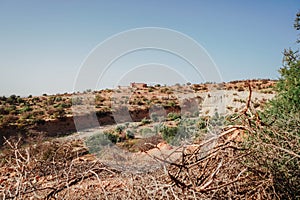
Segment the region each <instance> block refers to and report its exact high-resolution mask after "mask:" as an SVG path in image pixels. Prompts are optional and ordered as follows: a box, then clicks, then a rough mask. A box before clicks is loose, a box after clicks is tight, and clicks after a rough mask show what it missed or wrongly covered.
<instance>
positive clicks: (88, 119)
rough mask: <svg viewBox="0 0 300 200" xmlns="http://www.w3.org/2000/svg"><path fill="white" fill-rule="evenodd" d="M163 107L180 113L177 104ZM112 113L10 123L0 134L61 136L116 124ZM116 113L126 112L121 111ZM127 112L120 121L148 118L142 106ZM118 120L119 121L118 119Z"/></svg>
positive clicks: (5, 135)
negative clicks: (20, 125) (30, 122)
mask: <svg viewBox="0 0 300 200" xmlns="http://www.w3.org/2000/svg"><path fill="white" fill-rule="evenodd" d="M164 109H165V111H166V113H167V114H168V113H170V112H176V113H180V107H179V106H174V107H171V106H166V107H164ZM127 111H128V110H127ZM114 114H116V113H112V112H110V111H107V112H97V113H91V114H89V115H83V116H76V117H75V118H74V117H73V116H70V117H63V118H59V119H54V120H47V121H44V122H43V123H37V124H35V125H32V126H29V127H25V128H18V126H16V125H10V126H6V127H2V128H1V129H0V133H1V136H4V137H5V138H10V137H19V136H22V138H24V139H25V140H26V139H29V138H30V139H34V138H43V137H61V136H65V135H68V134H71V133H74V132H77V131H79V130H84V129H89V128H95V127H98V126H104V125H113V124H116V121H115V119H114ZM118 114H126V113H122V112H121V113H118ZM127 114H129V117H128V116H127V115H124V116H126V117H124V119H123V121H122V122H138V121H141V120H142V119H144V118H149V109H148V108H144V107H142V108H136V109H134V110H129V111H128V113H127ZM118 116H122V115H118ZM94 117H96V119H97V120H94V119H95V118H94ZM118 122H120V120H119V121H118ZM3 143H4V138H3V137H0V145H3Z"/></svg>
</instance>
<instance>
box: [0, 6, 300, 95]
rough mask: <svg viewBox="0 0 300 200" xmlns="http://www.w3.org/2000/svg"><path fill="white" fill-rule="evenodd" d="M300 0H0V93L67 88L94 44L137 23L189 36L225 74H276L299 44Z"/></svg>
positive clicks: (226, 78)
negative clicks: (285, 54)
mask: <svg viewBox="0 0 300 200" xmlns="http://www.w3.org/2000/svg"><path fill="white" fill-rule="evenodd" d="M299 5H300V4H299V1H296V0H285V1H283V0H272V1H271V0H264V1H261V0H253V1H243V0H226V1H225V0H210V1H209V0H194V1H191V0H190V1H175V0H173V1H171V0H169V1H168V0H164V1H162V0H151V1H146V0H127V1H121V0H119V1H113V0H111V1H109V0H107V1H83V0H82V1H75V0H74V1H58V0H57V1H39V0H36V1H34V0H26V1H21V0H20V1H15V0H7V1H5V0H0V69H1V73H0V84H1V88H0V95H6V96H8V95H10V94H17V95H21V96H27V95H29V94H33V95H41V94H43V93H48V94H53V93H54V94H55V93H63V92H71V91H72V90H73V84H74V80H75V78H76V75H77V73H78V70H79V68H80V66H81V64H82V62H83V61H84V59H85V58H86V57H87V55H88V54H89V52H90V51H91V50H92V49H93V48H94V47H95V46H96V45H98V44H99V43H100V42H102V41H104V40H105V39H106V38H108V37H110V36H112V35H114V34H117V33H119V32H122V31H125V30H128V29H133V28H139V27H163V28H169V29H173V30H176V31H179V32H182V33H184V34H186V35H188V36H190V37H192V38H193V39H194V40H196V41H197V42H198V43H199V44H201V45H202V46H203V47H204V48H205V49H206V50H207V51H208V53H209V54H210V56H211V57H212V58H213V60H214V62H215V63H216V64H217V66H218V67H219V70H220V73H221V75H222V78H223V80H224V81H230V80H237V79H252V78H271V79H276V78H277V77H278V76H279V75H278V72H277V70H278V69H279V67H280V65H281V60H282V54H281V52H282V51H283V49H284V48H288V47H293V48H295V47H296V45H295V40H296V37H297V32H296V31H295V30H294V29H293V22H294V18H295V14H296V13H297V11H298V10H299V9H300V6H299ZM115 70H118V69H117V68H116V69H115ZM107 86H108V87H109V85H107Z"/></svg>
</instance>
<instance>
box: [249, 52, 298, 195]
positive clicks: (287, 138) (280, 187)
mask: <svg viewBox="0 0 300 200" xmlns="http://www.w3.org/2000/svg"><path fill="white" fill-rule="evenodd" d="M284 56H285V57H284V61H285V62H284V65H283V67H282V68H281V69H280V70H279V72H280V74H281V78H280V79H279V81H278V83H277V84H276V90H277V95H276V96H275V98H274V99H272V100H271V101H269V102H268V103H267V104H266V106H265V109H264V110H263V111H262V112H260V113H259V117H260V118H261V125H260V126H257V125H256V123H255V122H252V123H251V124H252V126H253V127H252V128H253V130H254V131H253V133H252V135H250V136H249V139H248V141H247V142H246V145H247V147H248V148H249V149H251V150H252V157H251V159H250V162H249V163H251V164H252V166H258V167H259V168H260V170H261V171H267V172H269V173H270V174H271V175H272V177H273V181H274V182H273V185H274V189H275V192H276V193H277V195H278V196H279V197H280V198H281V199H297V198H299V197H300V196H299V193H300V139H299V138H300V128H299V127H300V114H299V111H300V60H299V56H298V55H297V53H295V52H292V51H291V50H285V52H284Z"/></svg>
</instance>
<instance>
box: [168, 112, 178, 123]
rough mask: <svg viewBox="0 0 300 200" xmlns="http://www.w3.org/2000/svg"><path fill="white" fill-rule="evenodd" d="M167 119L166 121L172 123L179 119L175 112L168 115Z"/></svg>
mask: <svg viewBox="0 0 300 200" xmlns="http://www.w3.org/2000/svg"><path fill="white" fill-rule="evenodd" d="M167 117H168V120H171V121H174V120H176V119H180V118H181V116H180V114H177V113H175V112H170V113H168V116H167Z"/></svg>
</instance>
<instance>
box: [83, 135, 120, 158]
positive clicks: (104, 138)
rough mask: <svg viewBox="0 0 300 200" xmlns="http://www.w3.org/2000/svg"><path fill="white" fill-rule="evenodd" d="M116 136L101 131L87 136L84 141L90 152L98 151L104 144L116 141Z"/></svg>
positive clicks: (108, 144)
mask: <svg viewBox="0 0 300 200" xmlns="http://www.w3.org/2000/svg"><path fill="white" fill-rule="evenodd" d="M117 140H118V136H117V135H114V134H113V133H111V132H103V133H102V132H101V133H98V134H95V135H93V136H91V137H89V138H88V139H87V140H86V141H85V143H86V146H87V147H88V148H89V152H90V153H99V152H100V151H101V150H102V149H103V148H104V147H105V146H111V145H113V144H115V143H117Z"/></svg>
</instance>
